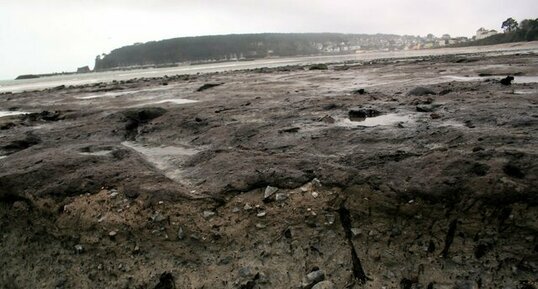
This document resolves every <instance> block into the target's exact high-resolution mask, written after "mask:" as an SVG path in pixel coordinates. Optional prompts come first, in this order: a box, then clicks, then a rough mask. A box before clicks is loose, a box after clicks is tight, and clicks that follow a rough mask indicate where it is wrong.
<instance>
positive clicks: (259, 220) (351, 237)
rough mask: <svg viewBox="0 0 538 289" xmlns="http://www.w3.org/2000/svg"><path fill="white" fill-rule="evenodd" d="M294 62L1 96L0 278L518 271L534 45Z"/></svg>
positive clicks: (439, 284) (479, 280) (534, 228)
mask: <svg viewBox="0 0 538 289" xmlns="http://www.w3.org/2000/svg"><path fill="white" fill-rule="evenodd" d="M309 68H310V67H308V66H288V67H282V68H266V69H254V70H245V71H236V72H224V73H212V74H200V75H185V76H181V75H179V76H170V77H164V78H143V79H134V80H129V81H119V82H113V83H98V84H90V85H84V86H76V87H57V88H53V89H47V90H44V91H34V92H24V93H17V94H3V95H0V207H1V208H0V225H1V228H2V230H1V236H0V267H1V268H3V269H2V270H1V271H0V284H1V285H2V286H3V288H536V286H537V285H536V284H537V283H536V282H537V276H538V239H537V238H538V234H537V232H538V209H537V205H538V197H537V193H538V192H537V188H538V180H537V177H538V158H537V148H538V145H537V142H538V109H537V105H538V84H537V83H536V76H538V57H537V54H536V53H532V52H531V53H524V54H518V55H510V56H487V57H486V56H484V55H481V54H470V55H457V56H435V57H420V58H407V59H391V60H377V61H368V62H352V63H346V64H343V63H333V64H330V65H328V69H327V70H310V69H309ZM507 75H512V76H514V77H515V80H514V81H513V82H512V84H511V85H503V84H501V83H500V81H499V79H501V78H503V77H505V76H507ZM212 84H218V85H212ZM417 87H422V88H418V89H417ZM18 112H20V114H18ZM322 280H325V281H322Z"/></svg>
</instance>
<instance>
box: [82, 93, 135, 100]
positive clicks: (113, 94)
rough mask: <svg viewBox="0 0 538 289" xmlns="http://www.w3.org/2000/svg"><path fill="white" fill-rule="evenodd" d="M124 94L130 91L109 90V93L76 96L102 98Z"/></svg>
mask: <svg viewBox="0 0 538 289" xmlns="http://www.w3.org/2000/svg"><path fill="white" fill-rule="evenodd" d="M122 94H128V93H127V92H107V93H102V94H92V95H86V96H75V98H76V99H95V98H102V97H115V96H118V95H122Z"/></svg>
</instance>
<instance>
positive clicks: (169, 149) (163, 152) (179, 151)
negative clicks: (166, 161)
mask: <svg viewBox="0 0 538 289" xmlns="http://www.w3.org/2000/svg"><path fill="white" fill-rule="evenodd" d="M121 144H122V145H124V146H126V147H128V148H130V149H133V150H135V151H137V152H139V153H141V154H143V155H145V156H152V157H164V156H191V155H194V154H196V153H197V152H198V150H195V149H191V148H184V147H175V146H160V147H149V146H143V145H140V144H137V143H135V142H130V141H125V142H122V143H121Z"/></svg>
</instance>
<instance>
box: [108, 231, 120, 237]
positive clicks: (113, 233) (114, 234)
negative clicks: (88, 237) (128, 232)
mask: <svg viewBox="0 0 538 289" xmlns="http://www.w3.org/2000/svg"><path fill="white" fill-rule="evenodd" d="M117 234H118V232H116V231H110V232H108V236H110V237H115V236H116V235H117Z"/></svg>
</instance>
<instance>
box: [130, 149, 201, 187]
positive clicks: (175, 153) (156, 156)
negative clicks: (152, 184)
mask: <svg viewBox="0 0 538 289" xmlns="http://www.w3.org/2000/svg"><path fill="white" fill-rule="evenodd" d="M121 144H122V145H124V146H126V147H128V148H130V149H133V150H135V151H137V152H138V153H140V154H141V155H143V156H144V158H145V159H146V160H147V161H148V162H150V163H151V164H153V165H154V166H155V167H156V168H157V169H159V170H161V171H162V172H163V173H164V175H165V176H166V177H167V178H169V179H171V180H174V181H176V182H179V183H185V181H184V180H183V179H182V177H181V164H182V162H183V161H184V159H185V157H187V156H191V155H194V154H196V153H198V150H196V149H192V148H185V147H176V146H160V147H149V146H143V145H141V144H138V143H135V142H129V141H126V142H122V143H121Z"/></svg>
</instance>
